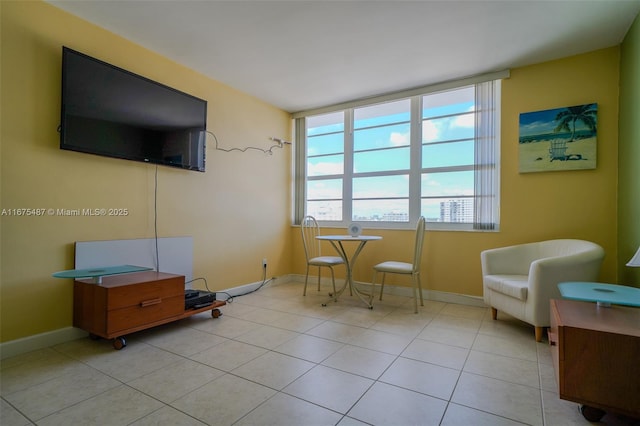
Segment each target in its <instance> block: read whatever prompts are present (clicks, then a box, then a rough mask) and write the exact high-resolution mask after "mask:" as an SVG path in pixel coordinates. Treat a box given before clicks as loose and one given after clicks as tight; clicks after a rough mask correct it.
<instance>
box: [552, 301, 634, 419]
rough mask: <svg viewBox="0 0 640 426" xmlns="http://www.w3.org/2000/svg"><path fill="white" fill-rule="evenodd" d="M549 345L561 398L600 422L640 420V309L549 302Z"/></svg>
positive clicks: (569, 302)
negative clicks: (611, 417) (613, 417)
mask: <svg viewBox="0 0 640 426" xmlns="http://www.w3.org/2000/svg"><path fill="white" fill-rule="evenodd" d="M550 303H551V327H550V329H549V345H550V347H551V354H552V357H553V366H554V369H555V373H556V380H557V383H558V393H559V396H560V398H561V399H566V400H569V401H574V402H577V403H579V404H583V407H582V408H581V411H582V414H583V415H584V416H585V418H587V420H590V421H598V420H600V418H601V417H602V416H603V415H604V414H605V412H607V411H611V412H613V413H619V414H623V415H626V416H631V417H637V418H640V366H639V365H638V364H639V363H640V309H638V308H630V307H624V306H617V305H612V306H611V307H602V306H598V305H596V303H593V302H579V301H574V300H564V299H563V300H551V302H550Z"/></svg>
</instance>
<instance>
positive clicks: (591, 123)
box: [553, 104, 598, 142]
mask: <svg viewBox="0 0 640 426" xmlns="http://www.w3.org/2000/svg"><path fill="white" fill-rule="evenodd" d="M597 113H598V109H597V104H586V105H577V106H572V107H567V108H566V109H564V110H563V111H560V112H559V113H558V114H557V115H556V121H557V122H558V125H557V126H556V128H555V129H553V131H554V132H556V133H558V132H562V131H565V132H571V139H570V140H569V142H573V141H574V140H575V137H576V122H577V121H582V122H583V123H584V124H585V125H586V126H587V127H588V128H589V130H591V131H592V132H593V133H595V132H596V123H597V119H596V115H597Z"/></svg>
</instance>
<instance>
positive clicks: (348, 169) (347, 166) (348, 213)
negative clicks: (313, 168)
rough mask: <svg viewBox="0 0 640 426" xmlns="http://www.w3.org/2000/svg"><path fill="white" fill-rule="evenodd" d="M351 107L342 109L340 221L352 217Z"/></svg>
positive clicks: (347, 222)
mask: <svg viewBox="0 0 640 426" xmlns="http://www.w3.org/2000/svg"><path fill="white" fill-rule="evenodd" d="M353 126H354V124H353V109H352V108H349V109H346V110H345V111H344V179H343V181H342V222H343V223H344V224H349V223H351V220H352V218H353Z"/></svg>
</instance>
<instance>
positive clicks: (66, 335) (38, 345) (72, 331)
mask: <svg viewBox="0 0 640 426" xmlns="http://www.w3.org/2000/svg"><path fill="white" fill-rule="evenodd" d="M304 277H305V276H304V275H297V274H289V275H283V276H280V277H277V278H276V279H272V280H270V281H268V282H267V283H266V284H265V285H267V286H273V285H280V284H286V283H289V282H299V283H301V284H303V283H304ZM338 281H339V282H340V283H343V282H344V281H343V280H338ZM316 282H317V277H312V276H309V285H315V283H316ZM321 282H322V283H323V284H331V281H330V279H329V278H322V280H321ZM356 284H357V285H365V286H366V285H371V284H370V283H365V282H357V283H356ZM260 285H262V281H257V282H254V283H250V284H244V285H240V286H237V287H232V288H228V289H226V290H218V291H216V299H218V300H227V299H229V297H236V296H239V295H242V294H245V293H249V292H252V291H255V290H256V289H258V288H259V287H260ZM384 290H385V291H384V292H385V294H395V295H398V296H407V297H411V296H412V289H411V287H401V286H394V285H389V284H386V285H385V286H384ZM422 295H423V297H424V298H425V299H427V300H435V301H439V302H445V303H457V304H460V305H468V306H477V307H483V308H484V307H486V305H485V304H484V301H483V300H482V297H478V296H469V295H466V294H457V293H447V292H444V291H435V290H423V291H422ZM87 335H88V333H87V332H85V331H83V330H80V329H79V328H75V327H65V328H60V329H58V330H53V331H49V332H46V333H40V334H34V335H33V336H27V337H23V338H21V339H16V340H11V341H8V342H4V343H0V359H5V358H9V357H12V356H16V355H20V354H23V353H27V352H31V351H34V350H37V349H43V348H46V347H49V346H53V345H57V344H60V343H65V342H68V341H71V340H76V339H79V338H81V337H86V336H87Z"/></svg>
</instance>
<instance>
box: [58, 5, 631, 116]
mask: <svg viewBox="0 0 640 426" xmlns="http://www.w3.org/2000/svg"><path fill="white" fill-rule="evenodd" d="M49 3H51V4H53V5H55V6H57V7H59V8H61V9H64V10H66V11H68V12H70V13H72V14H74V15H77V16H79V17H81V18H83V19H85V20H87V21H90V22H93V23H95V24H97V25H99V26H101V27H103V28H106V29H108V30H110V31H112V32H114V33H117V34H119V35H121V36H122V37H124V38H126V39H129V40H131V41H133V42H135V43H137V44H140V45H142V46H144V47H146V48H148V49H150V50H152V51H155V52H157V53H159V54H161V55H163V56H165V57H167V58H170V59H172V60H174V61H176V62H178V63H181V64H183V65H185V66H187V67H189V68H192V69H194V70H196V71H199V72H200V73H202V74H205V75H207V76H209V77H211V78H213V79H215V80H217V81H220V82H223V83H225V84H227V85H229V86H232V87H234V88H236V89H238V90H241V91H243V92H245V93H248V94H251V95H253V96H255V97H257V98H260V99H262V100H264V101H266V102H269V103H270V104H273V105H275V106H277V107H280V108H282V109H284V110H286V111H289V112H295V111H300V110H305V109H310V108H315V107H320V106H327V105H332V104H336V103H340V102H344V101H348V100H354V99H359V98H364V97H369V96H374V95H380V94H385V93H388V92H393V91H398V90H403V89H410V88H414V87H419V86H424V85H429V84H434V83H439V82H444V81H448V80H453V79H457V78H461V77H467V76H472V75H476V74H481V73H486V72H491V71H498V70H503V69H506V68H513V67H519V66H524V65H530V64H534V63H539V62H543V61H547V60H552V59H557V58H561V57H566V56H570V55H575V54H579V53H584V52H588V51H593V50H597V49H601V48H605V47H610V46H614V45H617V44H619V43H620V42H621V41H622V40H623V39H624V36H625V34H626V32H627V30H628V29H629V27H630V26H631V24H632V23H633V20H634V18H635V17H636V15H638V13H639V12H640V0H568V1H565V0H542V1H540V0H501V1H484V0H473V1H459V0H449V1H427V0H424V1H398V0H378V1H372V0H369V1H364V0H361V1H346V0H343V1H321V0H315V1H313V0H307V1H303V0H289V1H271V0H258V1H246V0H235V1H217V0H205V1H193V0H165V1H159V0H147V1H141V0H137V1H134V0H118V1H114V0H91V1H77V0H75V1H69V0H50V1H49ZM70 47H72V46H70Z"/></svg>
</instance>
